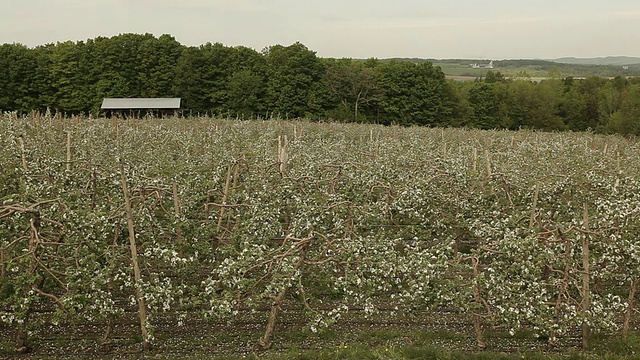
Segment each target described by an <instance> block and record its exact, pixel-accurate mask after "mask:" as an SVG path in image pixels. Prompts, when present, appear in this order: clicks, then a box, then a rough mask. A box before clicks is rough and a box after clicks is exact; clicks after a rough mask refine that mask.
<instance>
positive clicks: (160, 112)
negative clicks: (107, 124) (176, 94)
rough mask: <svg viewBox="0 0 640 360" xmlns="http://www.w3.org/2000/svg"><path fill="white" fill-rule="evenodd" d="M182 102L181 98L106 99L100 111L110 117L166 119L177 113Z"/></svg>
mask: <svg viewBox="0 0 640 360" xmlns="http://www.w3.org/2000/svg"><path fill="white" fill-rule="evenodd" d="M180 102H181V100H180V98H105V99H103V100H102V106H100V109H101V110H102V111H103V112H104V114H105V115H106V116H109V117H111V116H120V117H134V118H142V117H149V116H154V117H164V116H165V115H167V114H171V115H173V114H175V113H177V112H178V111H179V110H180Z"/></svg>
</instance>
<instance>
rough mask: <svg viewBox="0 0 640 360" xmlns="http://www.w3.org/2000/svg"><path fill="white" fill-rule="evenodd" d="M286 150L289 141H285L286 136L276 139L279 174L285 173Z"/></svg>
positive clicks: (287, 158)
mask: <svg viewBox="0 0 640 360" xmlns="http://www.w3.org/2000/svg"><path fill="white" fill-rule="evenodd" d="M288 148H289V140H288V139H287V135H282V136H280V137H278V162H279V163H280V173H281V174H284V173H286V172H287V163H288V162H289V153H288V152H287V149H288Z"/></svg>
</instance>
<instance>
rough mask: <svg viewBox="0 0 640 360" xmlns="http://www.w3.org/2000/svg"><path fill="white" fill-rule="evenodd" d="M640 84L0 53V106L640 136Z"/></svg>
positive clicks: (261, 56)
mask: <svg viewBox="0 0 640 360" xmlns="http://www.w3.org/2000/svg"><path fill="white" fill-rule="evenodd" d="M638 94H640V79H637V78H630V79H626V78H623V77H617V78H615V79H606V78H600V77H590V78H587V79H573V78H564V79H562V78H550V79H548V80H545V81H543V82H540V83H536V82H532V81H531V79H528V78H520V79H507V78H505V77H504V76H503V75H502V74H500V73H499V72H489V73H487V76H486V77H485V78H483V79H478V80H477V81H475V82H454V81H449V80H447V79H446V78H445V75H444V73H443V72H442V70H441V69H440V68H439V67H434V66H433V64H431V63H429V62H420V63H414V62H410V61H381V60H376V59H369V60H366V61H361V60H352V59H333V58H326V59H325V58H319V57H317V56H316V54H315V52H313V51H311V50H310V49H308V48H307V47H305V46H304V45H303V44H300V43H295V44H292V45H290V46H282V45H275V46H271V47H268V48H265V49H264V50H262V51H261V52H258V51H255V50H253V49H250V48H247V47H227V46H224V45H222V44H220V43H215V44H211V43H207V44H205V45H201V46H198V47H186V46H183V45H181V44H180V43H179V42H177V41H176V40H175V39H174V38H173V37H172V36H170V35H162V36H160V37H158V38H156V37H154V36H153V35H151V34H144V35H138V34H122V35H118V36H114V37H111V38H105V37H98V38H95V39H89V40H87V41H79V42H75V43H74V42H71V41H67V42H62V43H57V44H47V45H43V46H38V47H36V48H33V49H31V48H27V47H25V46H23V45H19V44H4V45H2V46H0V110H3V111H18V112H23V113H24V112H29V111H31V110H40V111H44V110H46V109H47V108H49V109H51V110H54V111H62V112H67V113H80V112H84V113H89V112H94V113H95V112H97V111H98V110H99V107H100V103H101V101H102V99H103V98H105V97H180V98H182V99H183V108H184V110H185V111H188V112H190V113H192V114H197V113H201V114H204V113H209V114H216V115H222V116H238V117H243V118H248V117H287V118H296V117H306V118H310V119H316V120H318V119H332V120H337V121H344V122H369V123H381V124H392V123H395V124H402V125H427V126H468V127H477V128H482V129H490V128H507V129H518V128H522V127H526V128H535V129H543V130H574V131H583V130H587V129H593V130H597V131H601V132H618V133H623V134H629V133H633V134H638V133H640V120H638V118H639V117H640V97H638Z"/></svg>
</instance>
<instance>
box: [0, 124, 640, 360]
mask: <svg viewBox="0 0 640 360" xmlns="http://www.w3.org/2000/svg"><path fill="white" fill-rule="evenodd" d="M0 134H2V136H0V169H1V171H0V201H1V203H0V321H1V322H0V334H2V335H1V336H0V357H8V356H13V355H14V354H16V353H22V352H27V351H29V352H30V353H31V354H32V356H33V358H43V357H46V356H51V357H65V356H70V355H73V356H76V357H82V356H84V357H88V358H89V357H104V358H111V357H114V356H115V357H124V358H128V357H131V358H136V357H140V356H144V355H153V356H156V357H161V358H162V357H164V358H176V357H183V358H202V357H210V358H229V357H231V356H245V355H251V354H261V355H260V356H265V357H266V358H276V356H280V355H281V356H284V357H285V358H290V359H293V358H300V359H302V358H331V359H333V358H347V359H349V358H362V357H364V358H374V359H404V358H432V357H434V356H435V355H428V354H431V353H432V352H435V353H438V354H440V355H439V356H440V357H441V358H443V356H446V358H462V357H467V358H471V357H468V356H472V355H471V354H475V355H473V356H478V357H477V358H491V357H492V356H493V355H491V354H497V353H501V354H502V355H500V356H504V357H503V358H514V359H515V358H522V357H525V355H526V356H527V357H531V356H530V354H531V353H535V354H539V352H545V351H551V352H552V354H556V355H558V356H563V355H564V354H573V352H574V351H577V350H578V349H585V350H590V351H591V352H589V354H591V355H592V356H593V358H600V356H603V358H604V356H607V355H606V354H609V355H608V356H611V357H609V358H614V357H613V356H614V355H615V356H618V355H619V356H620V358H632V357H625V356H632V355H631V353H632V352H634V351H636V350H637V349H638V348H637V342H638V340H637V337H636V331H635V328H636V326H637V323H638V318H637V311H636V306H637V300H636V291H637V283H638V280H639V277H640V242H639V239H638V233H639V231H640V192H639V191H638V189H639V188H640V187H639V186H640V145H639V143H638V142H637V140H635V139H631V138H623V137H620V136H603V135H593V134H587V133H543V132H532V131H519V132H510V131H480V130H468V129H439V128H419V127H409V128H404V127H395V126H390V127H384V126H374V125H359V124H338V123H316V122H308V121H283V120H265V121H240V120H229V119H218V118H169V119H135V120H134V119H129V120H122V119H120V120H116V119H104V118H100V119H87V118H81V117H76V118H66V119H61V118H57V117H47V116H36V117H24V118H19V117H16V116H15V115H14V114H6V115H3V116H2V117H0ZM625 339H626V340H625ZM611 344H614V345H611ZM615 344H618V345H615ZM616 346H617V347H616ZM634 349H636V350H634ZM412 354H413V355H412ZM585 354H586V353H585ZM574 355H575V354H574ZM253 356H254V358H258V355H253ZM420 356H422V357H420ZM429 356H431V357H429ZM496 356H497V355H496ZM535 356H540V357H538V358H543V357H542V355H535ZM552 356H555V355H552ZM576 356H577V355H576ZM260 358H262V357H260ZM578 358H581V357H578Z"/></svg>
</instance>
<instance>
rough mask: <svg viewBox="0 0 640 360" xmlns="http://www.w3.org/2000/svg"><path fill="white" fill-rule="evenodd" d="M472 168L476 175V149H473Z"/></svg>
mask: <svg viewBox="0 0 640 360" xmlns="http://www.w3.org/2000/svg"><path fill="white" fill-rule="evenodd" d="M471 168H472V169H473V172H474V173H475V172H478V149H476V148H475V147H474V148H473V161H472V166H471Z"/></svg>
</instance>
